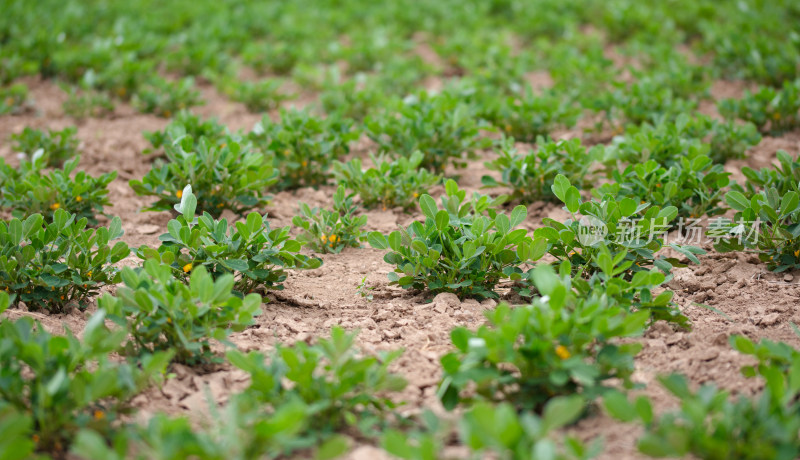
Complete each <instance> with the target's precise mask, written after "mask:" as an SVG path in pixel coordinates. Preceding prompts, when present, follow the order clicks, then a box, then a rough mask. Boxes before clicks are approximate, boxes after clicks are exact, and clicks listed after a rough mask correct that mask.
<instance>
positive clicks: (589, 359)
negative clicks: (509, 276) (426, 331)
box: [438, 265, 649, 411]
mask: <svg viewBox="0 0 800 460" xmlns="http://www.w3.org/2000/svg"><path fill="white" fill-rule="evenodd" d="M533 282H534V284H535V285H536V287H537V289H538V291H539V292H540V293H541V294H542V297H540V298H537V299H535V300H534V302H533V304H532V305H529V306H525V307H518V308H514V309H511V308H510V307H509V306H508V305H507V304H501V305H500V306H498V307H497V308H496V309H495V310H493V311H487V312H486V317H487V319H488V320H489V323H488V325H485V326H481V327H480V328H479V329H478V330H477V331H476V332H471V331H469V330H467V329H465V328H457V329H455V330H453V332H452V333H451V338H452V340H453V344H454V345H455V347H456V351H455V352H452V353H450V354H448V355H445V356H444V357H443V358H442V367H443V368H444V376H443V378H442V383H441V384H440V386H439V393H438V394H439V396H440V398H441V399H442V403H443V404H444V406H445V407H446V408H448V409H452V408H454V407H455V406H456V405H457V404H458V403H461V402H464V401H470V400H473V399H479V400H480V399H484V400H489V401H496V400H505V401H510V402H512V403H513V405H514V406H515V407H518V408H523V409H528V410H537V411H538V410H542V408H543V407H544V404H545V403H546V402H547V401H548V400H549V399H550V398H552V397H553V396H558V395H571V394H577V393H580V394H581V395H582V396H583V397H584V398H587V399H588V400H591V399H593V398H596V397H598V396H599V395H601V394H603V392H605V391H606V390H607V389H608V388H609V387H608V386H607V385H606V381H608V380H610V379H620V380H621V381H622V383H623V384H624V385H625V386H626V387H628V388H630V387H631V386H632V382H631V380H630V376H631V374H632V373H633V370H634V365H633V358H634V356H635V355H636V354H637V353H638V352H639V350H640V349H641V345H640V344H636V343H627V344H619V343H617V341H615V340H614V339H615V338H618V337H631V336H637V335H641V333H642V332H643V331H644V325H645V322H646V321H647V319H648V317H649V313H647V312H643V311H642V312H637V313H628V311H627V310H626V309H625V308H624V307H622V306H619V305H615V304H614V303H613V301H610V300H609V299H608V298H607V297H605V296H603V295H602V291H598V292H593V293H591V295H589V296H579V295H576V293H575V292H574V291H572V288H571V286H570V281H569V278H568V277H559V276H557V275H556V274H555V273H554V271H553V270H552V268H550V267H549V266H547V265H540V266H538V267H537V269H535V271H534V273H533ZM473 385H474V387H473ZM468 388H474V395H473V396H469V394H471V393H467V392H466V390H467V389H468Z"/></svg>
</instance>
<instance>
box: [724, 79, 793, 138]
mask: <svg viewBox="0 0 800 460" xmlns="http://www.w3.org/2000/svg"><path fill="white" fill-rule="evenodd" d="M719 111H720V113H721V114H722V115H723V116H725V117H726V118H731V119H732V118H739V119H741V120H744V121H749V122H752V123H754V124H755V125H756V126H757V127H758V130H759V131H761V132H762V133H769V134H771V135H779V134H781V133H784V132H786V131H791V130H792V129H795V128H797V127H799V126H800V80H796V81H794V82H789V81H786V82H784V83H783V89H780V90H778V89H775V88H771V87H760V88H759V89H758V91H756V92H755V93H751V92H749V91H745V93H744V97H742V99H740V100H736V99H725V100H723V101H721V102H720V104H719Z"/></svg>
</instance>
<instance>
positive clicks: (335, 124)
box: [249, 109, 359, 190]
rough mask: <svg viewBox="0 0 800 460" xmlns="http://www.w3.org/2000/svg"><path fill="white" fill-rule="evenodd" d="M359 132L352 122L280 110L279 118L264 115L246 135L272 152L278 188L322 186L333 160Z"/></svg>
mask: <svg viewBox="0 0 800 460" xmlns="http://www.w3.org/2000/svg"><path fill="white" fill-rule="evenodd" d="M358 137H359V133H358V131H357V130H354V129H353V127H352V121H350V120H347V119H343V118H339V117H336V116H329V117H327V118H317V117H315V116H313V115H310V114H309V113H307V112H305V111H299V110H294V109H293V110H281V121H280V123H275V122H272V121H270V119H269V117H264V118H263V119H262V120H261V122H260V123H258V124H256V126H255V127H254V128H253V131H252V132H251V133H250V134H249V139H250V140H251V141H252V142H253V144H254V145H255V146H256V147H258V148H260V149H262V150H263V151H265V152H269V153H272V154H273V155H274V162H275V168H276V169H278V170H279V171H280V172H281V174H280V177H279V180H278V183H277V185H276V186H277V188H278V189H279V190H291V189H296V188H299V187H318V186H320V185H325V184H326V183H327V182H328V177H329V176H330V172H329V171H330V169H331V166H332V165H333V162H334V161H335V160H337V159H338V158H340V157H341V156H342V155H344V154H346V153H347V152H349V150H350V147H349V144H350V142H353V141H355V140H356V139H358Z"/></svg>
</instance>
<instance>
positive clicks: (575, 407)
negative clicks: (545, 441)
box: [542, 395, 586, 432]
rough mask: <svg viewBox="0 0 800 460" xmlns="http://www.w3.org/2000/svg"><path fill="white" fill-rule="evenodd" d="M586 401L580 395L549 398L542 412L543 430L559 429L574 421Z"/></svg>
mask: <svg viewBox="0 0 800 460" xmlns="http://www.w3.org/2000/svg"><path fill="white" fill-rule="evenodd" d="M585 405H586V401H585V400H584V399H583V397H582V396H578V395H572V396H561V397H556V398H553V399H551V400H550V402H548V403H547V405H546V406H545V408H544V412H543V413H542V424H543V429H544V431H546V432H548V431H551V430H556V429H559V428H561V427H563V426H565V425H567V424H568V423H570V422H572V421H574V420H575V419H576V418H578V416H579V415H580V414H581V412H583V409H584V407H585Z"/></svg>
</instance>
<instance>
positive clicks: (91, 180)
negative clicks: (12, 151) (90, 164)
mask: <svg viewBox="0 0 800 460" xmlns="http://www.w3.org/2000/svg"><path fill="white" fill-rule="evenodd" d="M80 159H81V158H80V156H76V157H74V158H72V159H70V160H68V161H67V162H66V163H64V167H63V169H54V170H52V171H49V172H46V171H45V164H44V162H45V158H44V157H43V156H42V154H41V151H38V152H37V153H36V154H34V156H33V158H32V160H31V161H30V162H28V161H24V160H23V161H22V163H21V165H20V167H19V169H18V170H13V169H10V168H9V169H3V170H0V176H3V177H2V178H0V184H2V185H0V190H2V192H3V194H2V196H0V206H2V207H4V208H8V209H10V210H11V214H12V215H13V216H14V217H18V218H20V219H24V218H26V217H28V216H30V215H32V214H37V213H38V214H41V215H42V216H44V218H45V220H52V219H53V213H54V212H55V211H56V210H58V209H63V210H65V211H68V212H69V213H71V214H74V215H75V216H76V218H78V219H82V218H86V220H87V221H88V223H89V225H90V226H95V225H97V217H96V216H97V214H101V215H105V213H104V212H103V208H104V207H105V206H111V202H110V201H109V200H108V184H110V183H111V182H112V181H113V180H114V179H116V177H117V172H116V171H112V172H110V173H106V174H103V175H101V176H100V177H92V176H90V175H88V174H87V173H86V172H85V171H78V172H75V174H74V176H73V172H74V171H75V168H77V166H78V162H80Z"/></svg>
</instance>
